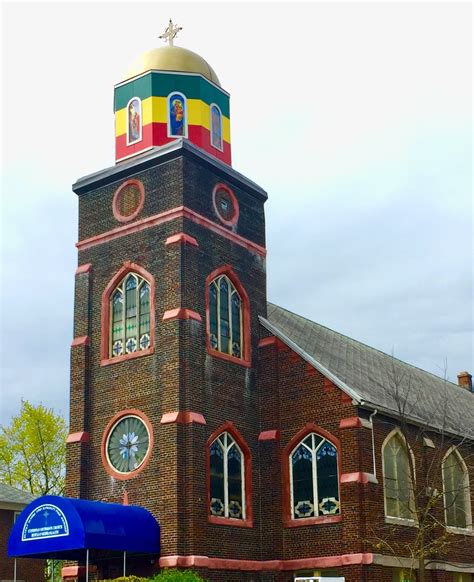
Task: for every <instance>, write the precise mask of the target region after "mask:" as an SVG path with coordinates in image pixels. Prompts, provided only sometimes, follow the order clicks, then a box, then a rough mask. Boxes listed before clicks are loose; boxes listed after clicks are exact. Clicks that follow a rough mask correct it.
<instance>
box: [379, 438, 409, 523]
mask: <svg viewBox="0 0 474 582" xmlns="http://www.w3.org/2000/svg"><path fill="white" fill-rule="evenodd" d="M408 454H409V453H408V450H407V447H406V444H405V442H404V440H403V437H402V436H401V435H399V434H398V433H394V434H393V435H392V436H391V437H390V438H389V439H388V440H387V441H386V442H385V444H384V446H383V474H384V495H385V513H386V515H387V516H389V517H398V518H402V519H410V520H413V519H414V498H413V484H412V478H411V470H410V461H409V457H408Z"/></svg>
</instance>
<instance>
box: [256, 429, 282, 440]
mask: <svg viewBox="0 0 474 582" xmlns="http://www.w3.org/2000/svg"><path fill="white" fill-rule="evenodd" d="M258 440H259V441H279V440H280V431H279V430H264V431H262V432H261V433H260V434H259V435H258Z"/></svg>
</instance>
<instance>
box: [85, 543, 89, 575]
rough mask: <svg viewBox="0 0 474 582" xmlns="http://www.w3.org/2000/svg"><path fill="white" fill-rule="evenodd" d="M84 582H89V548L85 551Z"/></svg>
mask: <svg viewBox="0 0 474 582" xmlns="http://www.w3.org/2000/svg"><path fill="white" fill-rule="evenodd" d="M86 582H89V548H87V550H86Z"/></svg>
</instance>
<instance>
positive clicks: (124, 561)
mask: <svg viewBox="0 0 474 582" xmlns="http://www.w3.org/2000/svg"><path fill="white" fill-rule="evenodd" d="M126 572H127V552H124V553H123V577H124V578H125V576H126V575H127V574H126Z"/></svg>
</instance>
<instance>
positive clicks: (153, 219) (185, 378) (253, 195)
mask: <svg viewBox="0 0 474 582" xmlns="http://www.w3.org/2000/svg"><path fill="white" fill-rule="evenodd" d="M175 33H176V27H173V26H172V24H171V23H170V26H169V27H168V29H167V33H166V34H165V35H164V36H167V38H168V41H169V45H168V46H163V47H161V48H159V49H154V50H151V51H149V52H147V53H146V54H144V55H143V56H142V57H141V59H139V61H138V62H137V63H136V64H135V65H134V66H133V67H132V69H131V70H130V72H129V73H128V74H127V75H126V78H125V80H124V81H123V82H121V83H119V84H118V85H116V87H115V99H114V111H115V128H116V130H115V145H116V165H115V166H113V167H111V168H107V169H104V170H101V171H99V172H96V173H94V174H91V175H89V176H86V177H83V178H80V179H79V180H78V181H77V182H76V183H75V184H74V186H73V190H74V192H75V193H76V194H77V196H78V200H79V237H78V240H79V242H78V243H77V249H78V257H79V258H78V265H79V266H78V268H77V271H76V284H75V311H74V339H73V342H72V348H71V408H70V431H71V433H70V435H69V437H68V446H67V491H66V495H68V496H71V497H81V498H84V499H92V500H104V501H111V502H119V503H122V502H128V503H130V504H133V505H140V506H143V507H146V508H147V509H149V510H150V511H151V512H152V513H153V515H154V516H155V517H156V519H157V521H158V522H159V523H160V526H161V546H162V551H161V556H160V557H156V559H155V560H153V559H150V558H149V557H136V558H133V557H130V559H129V573H137V574H138V573H149V572H150V571H156V569H157V568H158V567H159V566H171V567H175V566H176V567H182V566H189V565H194V566H196V567H197V568H198V569H199V568H200V564H201V563H200V562H199V559H197V558H198V557H200V556H201V557H203V556H208V557H212V558H216V559H222V560H223V562H222V563H223V564H224V561H225V560H228V559H231V558H234V559H240V560H255V559H259V557H260V556H259V549H258V548H259V540H260V531H259V528H258V527H257V526H258V516H257V512H256V509H255V507H254V504H253V502H252V499H253V498H255V497H257V498H258V488H259V479H258V478H257V472H258V469H257V464H256V459H257V445H258V442H257V437H258V433H259V407H258V396H257V388H256V386H257V378H256V376H257V360H258V353H257V352H258V350H257V347H258V342H259V323H258V316H259V315H262V316H266V272H265V254H266V251H265V219H264V203H265V201H266V198H267V196H266V193H265V192H264V191H263V190H262V189H261V188H260V187H259V186H257V185H256V184H255V183H253V182H252V181H250V180H249V179H247V178H246V177H245V176H243V175H241V174H239V173H238V172H236V171H235V170H234V169H233V168H232V166H231V148H230V113H229V94H228V93H227V92H226V91H224V89H223V88H222V87H221V86H220V83H219V79H218V77H217V76H216V74H215V72H214V71H213V70H212V68H211V67H210V66H209V65H208V64H207V63H206V61H205V60H204V59H202V58H201V57H200V56H198V55H196V54H195V53H193V52H191V51H189V50H186V49H183V48H180V47H176V46H173V44H172V38H173V36H174V34H175ZM252 472H253V473H254V475H253V476H252ZM252 483H253V486H252ZM216 540H218V541H219V543H218V544H216ZM203 559H204V558H203ZM96 565H97V566H98V568H99V572H100V573H101V574H102V575H104V576H113V575H119V574H120V573H121V566H120V565H119V562H118V561H117V562H114V560H97V562H96ZM201 565H202V564H201ZM205 576H206V578H207V579H209V580H214V579H215V580H224V579H225V580H233V579H236V580H243V579H247V578H246V577H245V576H247V575H246V574H244V573H242V574H241V575H240V574H239V573H236V572H233V573H229V574H225V571H223V569H222V568H221V569H220V570H219V571H217V570H213V571H211V570H209V571H207V570H206V573H205ZM222 576H224V577H222ZM249 580H250V578H249Z"/></svg>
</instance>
